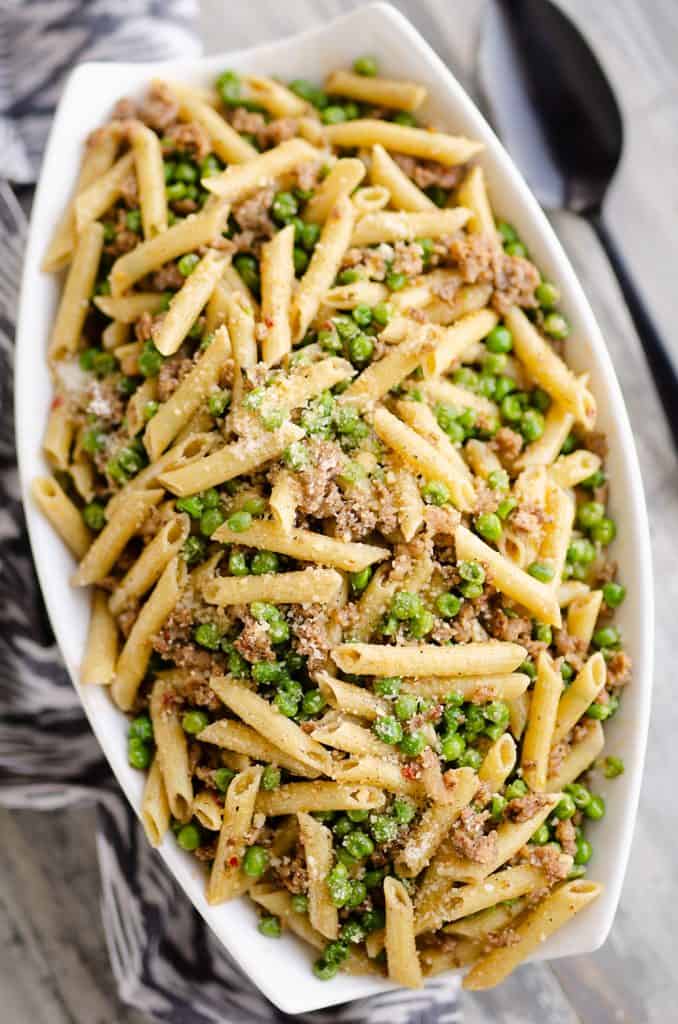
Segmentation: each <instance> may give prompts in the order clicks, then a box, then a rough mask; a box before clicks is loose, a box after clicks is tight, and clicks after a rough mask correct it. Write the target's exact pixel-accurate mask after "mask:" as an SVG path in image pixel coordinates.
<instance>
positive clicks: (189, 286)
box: [153, 249, 224, 356]
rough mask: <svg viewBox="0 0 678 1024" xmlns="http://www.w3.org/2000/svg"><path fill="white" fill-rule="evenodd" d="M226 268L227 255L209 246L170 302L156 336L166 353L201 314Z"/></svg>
mask: <svg viewBox="0 0 678 1024" xmlns="http://www.w3.org/2000/svg"><path fill="white" fill-rule="evenodd" d="M223 269H224V257H223V256H222V255H221V254H220V253H218V252H217V251H216V250H215V249H208V251H207V253H206V254H205V255H204V256H203V258H202V259H201V260H200V263H198V265H197V267H196V268H195V270H194V271H193V273H192V274H190V276H189V277H187V278H186V280H185V282H184V284H183V285H182V286H181V288H180V289H179V291H178V292H176V294H175V295H174V298H173V299H172V300H171V302H170V304H169V309H168V311H167V314H166V316H165V318H164V319H163V321H162V323H161V325H160V327H159V329H158V331H157V332H156V333H155V335H154V337H153V340H154V342H155V347H156V348H157V349H158V351H159V352H161V353H162V355H164V356H171V355H174V353H175V352H176V351H177V349H178V348H179V347H180V346H181V343H182V342H183V340H184V338H185V337H186V335H187V334H188V332H189V330H190V329H191V327H192V326H193V324H194V322H195V320H196V319H197V317H198V316H199V315H200V312H201V311H202V308H203V306H204V305H205V304H206V303H207V300H208V299H209V297H210V295H211V294H212V292H213V291H214V286H215V285H216V283H217V281H218V280H219V278H220V277H221V275H222V273H223Z"/></svg>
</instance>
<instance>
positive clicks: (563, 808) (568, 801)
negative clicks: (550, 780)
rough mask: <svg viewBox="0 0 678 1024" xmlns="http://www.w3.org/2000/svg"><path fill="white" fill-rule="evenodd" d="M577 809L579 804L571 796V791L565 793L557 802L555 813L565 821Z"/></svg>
mask: <svg viewBox="0 0 678 1024" xmlns="http://www.w3.org/2000/svg"><path fill="white" fill-rule="evenodd" d="M576 810H577V805H576V804H575V802H574V800H573V799H572V797H571V796H570V794H569V793H564V794H563V796H561V798H560V800H559V801H558V803H557V804H556V806H555V808H554V810H553V813H554V814H555V816H556V818H559V819H560V821H564V820H565V819H566V818H571V817H572V815H573V814H574V812H575V811H576Z"/></svg>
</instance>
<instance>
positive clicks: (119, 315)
mask: <svg viewBox="0 0 678 1024" xmlns="http://www.w3.org/2000/svg"><path fill="white" fill-rule="evenodd" d="M166 298H167V297H166V296H165V295H164V294H163V293H162V292H134V293H132V294H130V295H119V296H118V297H117V298H113V296H112V295H95V296H94V305H95V306H96V307H97V308H98V309H100V310H101V312H102V313H104V314H105V315H106V316H109V317H110V318H111V320H117V321H119V322H120V323H122V324H133V323H135V322H136V321H137V320H138V319H139V317H140V316H141V315H142V314H143V313H151V314H152V313H159V312H160V310H161V309H162V308H163V306H164V304H165V302H166ZM116 347H117V346H116Z"/></svg>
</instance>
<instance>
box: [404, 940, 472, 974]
mask: <svg viewBox="0 0 678 1024" xmlns="http://www.w3.org/2000/svg"><path fill="white" fill-rule="evenodd" d="M481 948H482V947H481V946H480V944H479V943H478V942H474V941H472V940H470V939H464V938H460V939H459V941H458V942H455V944H454V946H453V948H452V949H447V948H442V949H436V948H434V947H433V946H426V947H424V948H423V949H422V950H421V952H420V954H419V959H420V961H421V966H422V970H423V972H424V977H426V978H432V977H435V975H436V974H443V973H444V972H445V971H456V970H457V969H458V968H459V967H465V966H466V965H467V964H470V963H473V962H474V960H477V958H478V954H479V953H480V951H481Z"/></svg>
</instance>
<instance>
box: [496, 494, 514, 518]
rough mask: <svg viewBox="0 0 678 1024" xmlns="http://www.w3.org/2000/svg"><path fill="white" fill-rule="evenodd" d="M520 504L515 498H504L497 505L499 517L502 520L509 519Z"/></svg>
mask: <svg viewBox="0 0 678 1024" xmlns="http://www.w3.org/2000/svg"><path fill="white" fill-rule="evenodd" d="M517 504H518V502H517V501H516V499H515V498H504V499H503V500H502V501H500V502H499V504H498V505H497V515H498V516H499V518H500V519H508V517H509V516H510V514H511V512H513V510H514V508H515V507H516V505H517Z"/></svg>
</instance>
